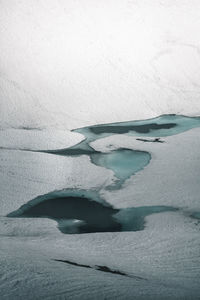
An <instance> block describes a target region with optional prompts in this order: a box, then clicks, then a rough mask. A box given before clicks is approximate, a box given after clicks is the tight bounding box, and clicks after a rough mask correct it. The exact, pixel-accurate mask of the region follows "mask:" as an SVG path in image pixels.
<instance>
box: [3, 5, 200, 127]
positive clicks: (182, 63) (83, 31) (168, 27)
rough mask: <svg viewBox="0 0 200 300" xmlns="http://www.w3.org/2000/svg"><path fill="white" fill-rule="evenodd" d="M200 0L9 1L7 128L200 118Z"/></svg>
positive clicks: (5, 64) (5, 73) (5, 57)
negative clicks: (164, 117)
mask: <svg viewBox="0 0 200 300" xmlns="http://www.w3.org/2000/svg"><path fill="white" fill-rule="evenodd" d="M199 10H200V2H199V1H198V0H182V1H180V0H154V1H148V0H142V1H139V0H136V1H135V0H134V1H133V0H102V1H98V0H92V1H91V0H85V1H84V2H83V1H82V0H68V1H65V0H56V1H55V0H48V1H42V0H38V1H35V0H21V1H18V0H1V3H0V25H1V26H0V27H1V31H0V44H1V50H0V51H1V55H0V66H1V73H0V81H1V83H0V85H1V89H0V93H1V94H0V99H1V102H0V125H1V127H3V128H9V127H15V128H16V127H17V128H18V127H22V126H24V127H33V128H47V127H48V128H49V127H52V128H53V129H55V128H59V129H71V128H78V127H81V126H84V125H91V124H94V123H108V122H115V121H116V122H117V121H126V120H135V119H146V118H149V117H154V116H157V115H161V114H163V113H164V114H166V113H179V114H186V115H200V105H199V95H200V89H199V78H200V55H199V53H200V39H199V29H200V18H199Z"/></svg>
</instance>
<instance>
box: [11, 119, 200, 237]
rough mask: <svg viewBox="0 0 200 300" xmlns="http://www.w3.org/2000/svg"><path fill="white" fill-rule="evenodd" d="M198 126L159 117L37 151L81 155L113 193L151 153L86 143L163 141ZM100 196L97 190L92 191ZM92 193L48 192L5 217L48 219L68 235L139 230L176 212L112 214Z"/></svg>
mask: <svg viewBox="0 0 200 300" xmlns="http://www.w3.org/2000/svg"><path fill="white" fill-rule="evenodd" d="M199 126H200V118H198V117H195V118H191V117H185V116H178V115H163V116H160V117H158V118H154V119H150V120H144V121H133V122H123V123H115V124H106V125H95V126H90V127H86V128H82V129H78V130H75V131H78V132H81V133H82V134H84V135H85V139H84V140H83V141H82V142H81V143H78V144H77V145H75V146H72V147H69V148H67V149H61V150H52V151H51V150H48V151H41V152H45V153H49V154H54V155H62V156H75V157H77V156H81V155H87V156H89V158H90V161H91V163H92V164H95V165H97V166H101V167H104V168H106V169H110V170H112V171H113V173H114V175H115V178H116V179H115V180H114V182H113V183H112V184H111V185H104V186H103V188H106V189H107V190H109V189H110V190H112V189H113V190H117V189H120V188H121V187H122V185H123V183H124V182H125V181H126V180H127V179H128V178H130V177H131V176H132V175H134V174H135V173H137V172H139V171H141V170H142V169H143V168H144V167H145V166H147V165H148V164H149V163H150V160H151V154H150V153H148V152H147V151H141V150H133V149H128V148H118V149H115V150H109V151H107V152H102V151H96V150H95V149H94V148H93V147H92V146H91V144H90V143H92V142H95V141H96V140H98V139H101V138H105V137H108V136H110V135H115V134H120V135H126V134H129V135H136V136H138V134H139V135H140V136H142V137H145V138H147V137H166V136H170V135H175V134H179V133H181V132H184V131H187V130H189V129H192V128H195V127H199ZM139 140H140V141H143V142H146V141H149V142H159V141H160V140H159V139H154V140H151V139H150V140H149V139H145V140H144V139H139ZM111 146H112V145H111ZM100 191H101V189H99V191H98V192H100ZM98 192H97V191H93V194H92V195H93V196H94V195H95V197H91V196H90V190H88V191H81V190H80V191H79V189H77V190H76V189H74V190H69V191H67V190H66V191H65V192H63V191H61V192H60V194H59V192H57V193H56V196H55V193H54V192H53V193H49V194H46V195H43V196H41V197H37V198H36V199H33V200H32V201H30V202H28V203H27V204H25V205H23V206H22V207H21V208H19V210H16V211H15V212H12V213H10V214H8V216H9V217H37V218H39V217H40V218H42V217H45V218H50V219H54V220H56V221H57V222H58V228H59V229H60V230H61V232H63V233H72V234H74V233H90V232H115V231H138V230H143V229H144V224H145V217H146V216H148V215H151V214H153V213H159V212H165V211H170V210H172V211H176V207H172V206H163V205H157V206H143V207H137V208H134V207H129V208H127V209H121V210H119V209H118V210H117V209H115V208H114V207H112V206H111V205H109V204H108V203H105V201H103V200H101V198H100V196H99V194H98ZM88 193H89V197H88V196H87V194H88ZM95 193H96V194H95ZM95 199H98V201H96V200H95ZM196 216H198V212H195V213H193V217H196ZM196 218H197V217H196Z"/></svg>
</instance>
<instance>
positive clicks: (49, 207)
mask: <svg viewBox="0 0 200 300" xmlns="http://www.w3.org/2000/svg"><path fill="white" fill-rule="evenodd" d="M86 193H87V192H86ZM65 194H66V196H64V195H63V192H61V195H60V196H58V195H59V192H57V197H56V198H54V197H53V196H54V194H53V193H52V195H51V193H50V194H47V195H43V196H40V197H38V198H36V199H34V200H31V201H30V202H28V203H27V204H25V205H23V206H22V207H20V208H19V209H18V210H16V211H14V212H12V213H10V214H9V215H8V217H24V218H49V219H53V220H56V221H57V223H58V228H59V230H60V231H61V232H62V233H68V234H70V233H71V234H75V233H91V232H115V231H139V230H143V229H144V224H145V217H146V216H148V215H151V214H153V213H160V212H165V211H174V210H176V209H175V208H173V207H167V206H149V207H137V208H127V209H116V208H114V207H112V206H111V205H109V204H108V203H105V201H103V200H101V199H100V198H99V199H100V200H98V201H101V202H97V201H96V199H92V198H91V197H90V198H87V197H86V196H85V195H83V191H80V195H79V196H77V195H78V193H77V191H74V194H75V195H74V196H73V191H70V192H69V195H67V194H68V193H67V191H66V192H65ZM97 197H98V196H97Z"/></svg>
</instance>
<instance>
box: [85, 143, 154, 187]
mask: <svg viewBox="0 0 200 300" xmlns="http://www.w3.org/2000/svg"><path fill="white" fill-rule="evenodd" d="M90 158H91V161H92V163H94V164H95V165H97V166H102V167H105V168H107V169H110V170H112V171H113V172H114V174H115V176H116V177H117V178H118V179H120V180H121V181H123V182H124V181H125V180H126V179H128V178H129V177H130V176H131V175H133V174H135V173H136V172H138V171H140V170H141V169H143V168H144V167H145V166H146V165H147V164H148V163H149V161H150V159H151V155H150V154H149V153H148V152H145V151H137V150H130V149H122V148H121V149H117V150H114V151H111V152H109V153H94V154H91V155H90Z"/></svg>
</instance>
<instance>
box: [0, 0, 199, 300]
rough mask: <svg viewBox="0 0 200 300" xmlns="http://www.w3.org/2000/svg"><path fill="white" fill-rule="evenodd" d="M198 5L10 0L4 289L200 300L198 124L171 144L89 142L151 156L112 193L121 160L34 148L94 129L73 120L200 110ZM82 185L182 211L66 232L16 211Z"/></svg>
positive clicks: (3, 155)
mask: <svg viewBox="0 0 200 300" xmlns="http://www.w3.org/2000/svg"><path fill="white" fill-rule="evenodd" d="M199 11H200V2H199V0H181V1H179V0H154V1H148V0H141V1H140V0H101V1H98V0H85V1H82V0H67V1H65V0H48V1H42V0H37V1H34V0H20V1H19V0H1V1H0V44H1V47H0V191H1V195H0V238H1V240H0V290H1V296H0V297H1V299H3V300H11V299H16V300H18V299H19V300H21V299H27V300H29V299H30V300H37V299H38V300H40V299H53V300H55V299H56V300H57V299H67V300H68V299H72V300H75V299H81V300H82V299H83V300H90V299H91V300H94V299H97V300H102V299H123V300H129V299H130V300H132V299H139V300H140V299H143V300H146V299H152V300H154V299H158V300H161V299H186V300H187V299H188V300H192V299H194V300H196V299H198V297H199V293H200V290H199V287H200V281H199V278H200V255H199V249H200V243H199V222H198V221H197V220H195V219H192V218H191V217H190V216H189V214H190V213H192V212H194V211H199V210H200V204H199V195H200V185H199V178H200V174H199V164H200V155H199V149H200V138H199V137H200V134H199V133H200V130H199V129H198V128H196V129H192V130H190V131H188V132H184V133H182V134H178V135H175V136H171V137H164V138H162V139H163V140H164V141H165V143H163V144H161V143H143V142H141V141H137V140H136V137H130V136H124V135H123V136H122V135H120V136H119V135H115V136H110V137H108V138H104V139H100V140H98V141H96V142H93V143H92V145H93V146H94V148H95V149H97V150H98V149H100V150H106V151H109V150H110V149H111V148H110V144H112V145H113V149H115V148H117V147H129V148H131V149H137V150H145V151H148V152H150V153H151V155H152V160H151V162H150V164H149V165H147V166H146V167H145V168H144V169H143V170H142V171H140V172H139V173H137V174H136V175H134V176H132V177H131V178H130V179H128V180H127V181H126V182H125V183H124V185H123V188H122V189H121V190H115V191H112V190H109V191H108V190H106V189H104V185H105V184H107V185H108V184H111V183H112V182H113V180H114V179H115V178H114V174H113V172H112V171H110V170H107V169H105V168H102V167H98V166H95V165H93V164H92V163H91V162H90V160H89V157H88V156H85V155H84V156H81V157H64V156H57V155H53V154H47V153H36V152H31V151H26V150H47V149H59V148H67V147H69V146H71V145H73V144H76V143H78V142H80V141H81V140H82V139H83V138H84V137H83V136H82V135H80V134H77V133H72V132H70V129H72V128H79V127H82V126H86V125H92V124H99V123H109V122H118V121H126V120H135V119H146V118H151V117H155V116H158V115H161V114H169V113H175V114H184V115H191V116H197V115H200V100H199V97H200V84H199V82H200V39H199V30H200V13H199ZM20 149H23V150H25V151H21V150H20ZM72 187H76V188H82V189H92V188H95V189H100V188H102V190H101V196H102V197H103V198H104V199H105V200H106V201H108V202H109V203H111V204H113V205H114V206H115V207H119V208H122V207H123V208H124V207H133V206H135V207H136V206H137V207H138V206H145V205H146V206H151V205H170V206H175V207H178V208H179V209H180V210H178V211H176V212H165V213H160V214H155V215H151V216H148V217H147V218H146V227H145V230H143V231H138V232H119V233H94V234H81V235H67V234H62V233H61V232H60V231H59V230H58V228H57V227H56V226H57V223H56V222H55V221H53V220H48V219H42V218H41V219H39V218H38V219H36V218H35V219H31V218H29V219H26V218H8V217H6V215H7V214H8V213H10V212H11V211H14V210H16V209H18V208H19V207H20V206H21V205H23V204H25V203H27V202H28V201H29V200H31V199H33V198H35V197H37V196H39V195H43V194H46V193H49V192H52V191H55V190H62V189H65V188H72ZM54 259H60V260H69V261H72V262H76V263H79V264H83V265H84V264H85V265H90V266H91V267H92V268H84V267H78V266H73V265H70V264H65V263H63V262H58V261H54ZM96 265H100V266H107V267H109V268H110V269H113V270H118V271H121V272H124V273H126V274H128V275H129V276H130V277H126V276H122V275H117V274H111V273H105V272H101V271H98V270H95V269H94V268H95V266H96ZM131 276H132V277H131ZM134 276H136V277H134ZM138 276H139V277H141V279H138V278H137V277H138Z"/></svg>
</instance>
